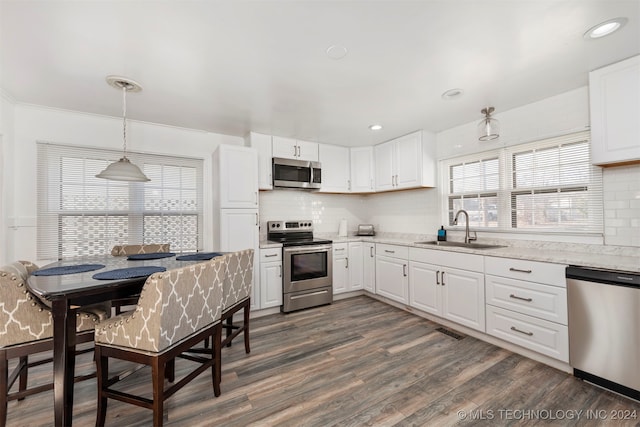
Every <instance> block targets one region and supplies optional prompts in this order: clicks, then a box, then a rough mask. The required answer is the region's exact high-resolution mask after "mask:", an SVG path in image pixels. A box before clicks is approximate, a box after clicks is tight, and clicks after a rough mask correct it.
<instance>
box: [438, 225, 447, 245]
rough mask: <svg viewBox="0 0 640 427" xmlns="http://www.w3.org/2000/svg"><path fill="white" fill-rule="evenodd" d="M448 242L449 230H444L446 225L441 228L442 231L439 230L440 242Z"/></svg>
mask: <svg viewBox="0 0 640 427" xmlns="http://www.w3.org/2000/svg"><path fill="white" fill-rule="evenodd" d="M446 241H447V230H445V229H444V225H442V226H440V230H438V242H446Z"/></svg>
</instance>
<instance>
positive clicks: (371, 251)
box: [369, 246, 373, 258]
mask: <svg viewBox="0 0 640 427" xmlns="http://www.w3.org/2000/svg"><path fill="white" fill-rule="evenodd" d="M369 256H370V257H371V258H373V246H369Z"/></svg>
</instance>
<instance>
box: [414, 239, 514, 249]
mask: <svg viewBox="0 0 640 427" xmlns="http://www.w3.org/2000/svg"><path fill="white" fill-rule="evenodd" d="M415 243H416V245H433V246H443V247H456V248H469V249H497V248H506V246H503V245H487V244H484V243H464V242H439V241H437V240H430V241H428V242H415Z"/></svg>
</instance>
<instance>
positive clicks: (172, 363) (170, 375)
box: [164, 359, 176, 383]
mask: <svg viewBox="0 0 640 427" xmlns="http://www.w3.org/2000/svg"><path fill="white" fill-rule="evenodd" d="M164 377H165V378H166V379H167V381H169V382H170V383H172V382H174V381H175V379H176V359H171V360H169V361H168V362H167V364H166V366H165V368H164Z"/></svg>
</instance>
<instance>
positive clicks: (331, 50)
mask: <svg viewBox="0 0 640 427" xmlns="http://www.w3.org/2000/svg"><path fill="white" fill-rule="evenodd" d="M327 56H328V57H329V58H331V59H342V58H344V57H345V56H347V48H346V47H344V46H338V45H333V46H329V47H328V48H327Z"/></svg>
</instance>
